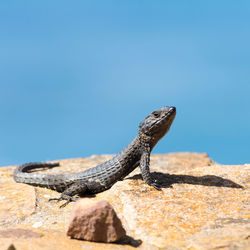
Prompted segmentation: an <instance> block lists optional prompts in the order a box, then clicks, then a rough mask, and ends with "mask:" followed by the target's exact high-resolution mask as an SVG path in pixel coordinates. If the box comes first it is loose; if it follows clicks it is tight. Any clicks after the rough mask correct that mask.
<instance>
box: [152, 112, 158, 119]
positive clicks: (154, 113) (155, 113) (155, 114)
mask: <svg viewBox="0 0 250 250" xmlns="http://www.w3.org/2000/svg"><path fill="white" fill-rule="evenodd" d="M152 115H153V116H154V117H155V118H157V117H159V116H160V112H158V111H154V112H153V113H152Z"/></svg>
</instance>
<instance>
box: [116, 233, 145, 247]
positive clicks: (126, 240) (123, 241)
mask: <svg viewBox="0 0 250 250" xmlns="http://www.w3.org/2000/svg"><path fill="white" fill-rule="evenodd" d="M116 244H121V245H129V246H132V247H139V246H140V245H141V244H142V241H141V240H135V239H134V238H132V237H130V236H128V235H126V236H124V237H123V238H122V239H121V240H119V241H118V242H116Z"/></svg>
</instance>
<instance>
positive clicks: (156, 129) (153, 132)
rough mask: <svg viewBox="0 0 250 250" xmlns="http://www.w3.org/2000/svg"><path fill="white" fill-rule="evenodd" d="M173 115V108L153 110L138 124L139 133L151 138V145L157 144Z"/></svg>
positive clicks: (174, 113) (174, 112)
mask: <svg viewBox="0 0 250 250" xmlns="http://www.w3.org/2000/svg"><path fill="white" fill-rule="evenodd" d="M175 115H176V108H175V107H168V106H165V107H163V108H161V109H159V110H155V111H154V112H152V113H151V114H150V115H149V116H147V117H146V118H145V119H144V120H143V121H142V122H141V123H140V125H139V133H140V134H144V135H146V136H149V137H150V138H152V140H153V144H155V143H157V142H158V141H159V140H160V139H161V138H162V137H163V136H164V135H165V134H166V133H167V132H168V130H169V128H170V127H171V124H172V122H173V120H174V118H175Z"/></svg>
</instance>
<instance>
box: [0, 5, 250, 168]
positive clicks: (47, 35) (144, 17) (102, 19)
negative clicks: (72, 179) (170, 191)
mask: <svg viewBox="0 0 250 250" xmlns="http://www.w3.org/2000/svg"><path fill="white" fill-rule="evenodd" d="M249 44H250V2H249V1H240V0H239V1H108V0H106V1H77V0H75V1H40V2H37V1H11V2H10V1H0V114H1V115H0V124H1V127H0V128H1V129H0V140H1V144H0V166H4V165H15V164H21V163H25V162H32V161H47V160H56V159H64V158H74V157H86V156H90V155H92V154H111V153H117V152H119V151H120V150H121V149H122V148H123V147H125V146H126V145H127V144H128V143H129V142H130V141H131V140H132V139H133V138H134V137H135V136H136V134H137V127H138V124H139V122H140V121H141V120H142V119H144V117H145V116H146V115H148V114H149V113H150V112H152V111H153V110H155V109H157V108H159V107H161V106H165V105H173V106H176V108H177V116H176V119H175V121H174V123H173V126H172V128H171V130H170V132H169V133H168V135H167V136H166V137H165V138H164V139H163V140H162V141H160V143H159V144H158V145H156V147H155V149H154V151H153V152H154V153H168V152H187V151H188V152H206V153H208V155H209V156H210V157H211V158H212V159H213V160H215V161H216V162H219V163H224V164H243V163H249V162H250V146H249V141H250V45H249Z"/></svg>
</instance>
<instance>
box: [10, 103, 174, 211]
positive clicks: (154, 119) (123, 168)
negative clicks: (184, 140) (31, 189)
mask: <svg viewBox="0 0 250 250" xmlns="http://www.w3.org/2000/svg"><path fill="white" fill-rule="evenodd" d="M175 115H176V108H175V107H169V106H164V107H162V108H160V109H158V110H155V111H153V112H152V113H151V114H150V115H148V116H147V117H146V118H145V119H144V120H143V121H142V122H141V123H140V124H139V128H138V134H137V136H136V137H135V138H134V139H133V141H132V142H131V143H130V144H129V145H128V146H127V147H125V148H124V149H123V150H122V151H120V152H119V153H118V154H117V155H116V156H114V157H113V158H112V159H110V160H108V161H106V162H104V163H102V164H100V165H97V166H95V167H93V168H90V169H87V170H84V171H82V172H79V173H75V174H56V175H52V174H42V173H37V172H34V169H39V168H53V167H56V166H59V163H58V162H55V163H48V162H41V163H26V164H23V165H20V166H18V167H17V168H16V169H15V170H14V174H13V178H14V180H15V181H16V182H20V183H25V184H29V185H32V186H38V187H44V188H48V189H52V190H55V191H57V192H60V193H61V196H60V197H59V198H52V199H49V201H51V200H57V201H62V200H66V202H65V203H64V204H63V205H62V206H61V207H64V206H66V205H67V204H68V203H70V202H71V201H76V200H77V199H79V197H76V196H80V197H81V196H84V194H85V195H86V194H96V193H99V192H103V191H105V190H107V189H109V188H110V187H111V186H112V185H113V184H114V183H116V182H117V181H119V180H122V179H123V178H125V177H126V176H127V175H128V174H129V173H131V172H132V171H133V170H134V169H135V168H137V167H138V166H140V170H141V175H142V179H143V180H144V181H145V182H146V183H147V184H148V185H150V186H152V187H154V188H155V189H157V190H161V185H160V183H158V182H157V181H155V180H153V179H152V177H151V174H150V168H149V165H150V153H151V151H152V149H153V148H154V146H155V145H156V144H157V142H158V141H159V140H160V139H161V138H162V137H164V136H165V135H166V133H167V132H168V130H169V129H170V127H171V125H172V122H173V120H174V118H175ZM31 172H32V173H31Z"/></svg>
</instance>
